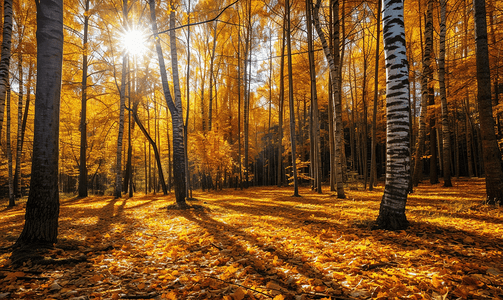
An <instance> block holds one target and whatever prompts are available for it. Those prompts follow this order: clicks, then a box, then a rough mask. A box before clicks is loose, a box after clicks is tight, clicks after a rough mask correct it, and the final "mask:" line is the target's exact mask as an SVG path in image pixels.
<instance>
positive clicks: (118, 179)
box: [114, 0, 128, 198]
mask: <svg viewBox="0 0 503 300" xmlns="http://www.w3.org/2000/svg"><path fill="white" fill-rule="evenodd" d="M127 14H128V9H127V0H123V1H122V18H123V20H122V22H123V25H122V26H123V27H124V28H127V27H128V21H127ZM127 62H128V55H127V54H126V53H125V52H124V53H123V55H122V76H121V87H120V102H119V134H118V136H117V152H116V163H115V191H114V196H115V198H120V197H121V196H122V141H123V139H124V110H125V107H126V75H127V70H128V63H127Z"/></svg>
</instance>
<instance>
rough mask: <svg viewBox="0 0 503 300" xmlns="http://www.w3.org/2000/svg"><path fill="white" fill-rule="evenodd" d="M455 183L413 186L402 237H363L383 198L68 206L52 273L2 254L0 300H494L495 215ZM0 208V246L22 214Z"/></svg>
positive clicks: (240, 196) (498, 273)
mask: <svg viewBox="0 0 503 300" xmlns="http://www.w3.org/2000/svg"><path fill="white" fill-rule="evenodd" d="M453 183H454V186H455V187H454V188H453V189H449V190H446V189H444V188H442V187H440V186H438V185H437V186H420V187H419V188H418V193H415V194H412V195H410V196H409V202H408V210H407V217H408V219H409V221H410V223H411V226H410V227H409V229H407V230H406V231H398V232H388V231H382V230H370V229H371V226H372V224H373V221H374V220H375V219H376V216H377V214H378V207H379V203H380V199H381V195H382V186H379V187H378V188H377V189H375V190H374V191H372V192H368V191H358V190H354V189H353V190H348V192H347V196H348V197H347V199H345V200H341V199H336V198H335V197H333V196H331V195H330V194H323V195H319V194H316V193H312V192H310V191H309V190H307V189H305V188H301V194H302V195H303V197H300V198H298V197H291V193H292V191H291V188H275V187H274V188H273V187H269V188H261V189H258V188H250V189H248V190H244V191H241V190H236V191H234V190H225V191H222V192H212V193H199V192H194V197H195V198H196V199H197V200H196V201H192V202H191V205H192V206H193V209H190V210H167V209H166V207H167V205H169V204H170V203H172V202H173V200H174V198H173V196H168V197H161V196H152V195H149V196H137V197H134V198H129V199H126V198H123V199H113V198H111V197H89V198H84V199H78V198H68V199H64V200H62V205H61V214H60V229H59V242H58V244H56V245H55V247H54V249H52V250H48V252H47V253H45V254H44V255H45V256H47V257H51V258H52V259H53V263H52V264H50V265H43V264H38V265H33V264H32V263H30V262H28V263H25V264H23V265H22V266H18V267H14V266H12V265H11V263H12V262H11V261H10V259H9V255H10V253H8V252H6V251H5V250H3V251H2V254H1V256H0V291H1V292H0V299H1V298H5V297H10V298H13V299H21V298H22V299H69V298H72V297H83V296H87V297H89V299H140V298H141V299H143V298H148V299H153V298H155V299H229V300H230V299H233V300H237V299H239V300H241V299H366V298H373V299H390V298H395V297H398V298H408V299H467V298H468V299H496V298H498V297H503V289H502V288H501V287H502V285H503V273H502V271H503V263H502V261H501V255H502V251H503V246H502V245H503V243H502V242H503V235H502V234H503V231H502V224H503V211H502V210H501V208H497V207H488V206H484V205H481V202H482V200H484V197H483V195H484V193H483V191H484V183H483V180H477V179H475V180H454V181H453ZM6 204H7V203H3V202H2V211H1V214H2V219H1V221H0V230H1V232H2V233H3V234H2V235H1V237H0V246H1V247H7V246H10V245H12V243H13V242H14V241H15V239H16V238H17V236H18V235H19V233H20V231H21V229H22V224H23V215H24V209H23V206H24V205H19V206H17V207H15V208H12V209H6V208H5V206H6ZM4 249H5V248H4ZM69 257H74V258H76V260H75V261H74V262H73V263H67V264H58V263H57V261H58V259H59V258H65V259H66V258H69ZM79 260H82V261H79ZM74 299H84V298H74ZM86 299H87V298H86Z"/></svg>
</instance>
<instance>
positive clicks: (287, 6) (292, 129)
mask: <svg viewBox="0 0 503 300" xmlns="http://www.w3.org/2000/svg"><path fill="white" fill-rule="evenodd" d="M285 10H286V14H285V16H286V18H287V20H286V46H287V55H288V103H289V107H290V143H291V145H292V171H293V186H294V192H293V196H294V197H299V181H298V178H297V165H296V160H297V155H296V153H295V150H296V146H295V139H296V135H295V110H294V106H293V75H292V42H291V37H290V32H291V30H290V26H291V20H290V10H291V4H290V0H287V1H286V2H285Z"/></svg>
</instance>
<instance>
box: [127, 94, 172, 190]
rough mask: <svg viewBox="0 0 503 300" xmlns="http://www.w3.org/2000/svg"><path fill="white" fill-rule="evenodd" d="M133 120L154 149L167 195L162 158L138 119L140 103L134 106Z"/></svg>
mask: <svg viewBox="0 0 503 300" xmlns="http://www.w3.org/2000/svg"><path fill="white" fill-rule="evenodd" d="M133 119H134V121H135V122H136V124H138V127H139V128H140V130H141V132H142V133H143V135H145V138H146V139H147V140H148V142H149V143H150V145H151V146H152V148H153V149H154V154H155V161H156V163H157V170H158V172H159V181H160V182H161V187H162V192H163V194H164V195H167V194H168V188H167V187H166V181H165V180H164V173H163V171H162V164H161V156H160V154H159V150H158V149H157V144H156V143H155V142H154V140H153V139H152V138H151V137H150V135H149V134H148V131H147V129H145V126H143V124H142V123H141V121H140V118H139V117H138V102H136V103H135V104H134V106H133Z"/></svg>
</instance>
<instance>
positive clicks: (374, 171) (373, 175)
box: [369, 0, 382, 191]
mask: <svg viewBox="0 0 503 300" xmlns="http://www.w3.org/2000/svg"><path fill="white" fill-rule="evenodd" d="M381 8H382V2H381V0H378V1H377V22H376V27H377V34H376V54H375V69H374V106H373V111H372V146H371V151H370V152H371V154H370V182H369V191H372V190H373V189H374V185H375V184H376V182H377V178H376V177H377V159H376V155H377V151H376V145H377V137H376V132H377V100H378V97H379V46H380V38H381Z"/></svg>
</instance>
